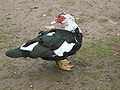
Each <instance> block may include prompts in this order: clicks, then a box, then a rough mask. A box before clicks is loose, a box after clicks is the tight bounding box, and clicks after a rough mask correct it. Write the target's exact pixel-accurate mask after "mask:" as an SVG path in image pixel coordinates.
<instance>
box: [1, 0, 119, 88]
mask: <svg viewBox="0 0 120 90" xmlns="http://www.w3.org/2000/svg"><path fill="white" fill-rule="evenodd" d="M61 12H66V13H69V14H72V15H73V16H74V17H76V18H79V20H76V22H77V23H78V25H79V26H80V28H81V30H82V31H83V34H84V39H83V46H82V48H81V50H80V51H79V52H78V53H77V54H75V55H73V56H71V57H69V58H68V59H69V60H71V61H72V64H73V65H75V68H74V70H73V71H72V72H66V71H63V70H60V69H58V68H57V67H56V66H55V63H54V62H51V61H44V60H42V59H40V58H38V59H30V58H28V59H27V60H25V59H23V58H19V59H12V58H8V57H6V56H5V54H4V53H5V51H6V50H8V49H11V48H15V47H18V46H20V45H21V44H23V43H24V42H26V41H27V40H30V39H32V38H34V37H36V36H37V35H38V32H39V31H41V30H46V29H45V26H46V25H49V24H50V21H52V20H53V19H54V18H55V16H56V15H57V14H59V13H61ZM56 27H57V28H63V27H64V26H63V25H61V24H58V25H56ZM119 89H120V0H0V90H119Z"/></svg>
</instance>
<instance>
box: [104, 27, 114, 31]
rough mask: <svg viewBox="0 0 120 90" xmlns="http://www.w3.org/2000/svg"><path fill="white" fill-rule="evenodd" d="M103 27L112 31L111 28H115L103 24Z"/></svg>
mask: <svg viewBox="0 0 120 90" xmlns="http://www.w3.org/2000/svg"><path fill="white" fill-rule="evenodd" d="M103 29H104V30H108V31H110V30H113V27H112V26H103Z"/></svg>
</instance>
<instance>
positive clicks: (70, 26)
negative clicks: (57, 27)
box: [65, 20, 82, 33]
mask: <svg viewBox="0 0 120 90" xmlns="http://www.w3.org/2000/svg"><path fill="white" fill-rule="evenodd" d="M66 24H67V26H66V27H65V30H68V31H71V32H75V29H76V28H77V27H78V28H79V26H78V25H77V24H76V23H75V22H74V21H72V20H67V23H66ZM79 31H80V33H82V31H81V29H80V28H79Z"/></svg>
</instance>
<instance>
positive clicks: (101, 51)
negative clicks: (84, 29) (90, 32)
mask: <svg viewBox="0 0 120 90" xmlns="http://www.w3.org/2000/svg"><path fill="white" fill-rule="evenodd" d="M119 40H120V37H119V36H116V37H110V38H108V39H106V40H103V41H99V42H92V43H90V42H89V43H87V44H85V45H84V46H82V48H81V50H80V53H81V54H84V56H85V57H87V58H89V60H99V59H102V58H105V57H115V56H114V53H115V51H114V50H113V48H112V45H113V44H114V43H117V42H118V41H119ZM82 59H83V60H84V59H85V58H84V57H82Z"/></svg>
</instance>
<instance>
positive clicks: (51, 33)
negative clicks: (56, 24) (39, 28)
mask: <svg viewBox="0 0 120 90" xmlns="http://www.w3.org/2000/svg"><path fill="white" fill-rule="evenodd" d="M54 33H55V32H50V33H48V34H47V36H52V35H53V34H54Z"/></svg>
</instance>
